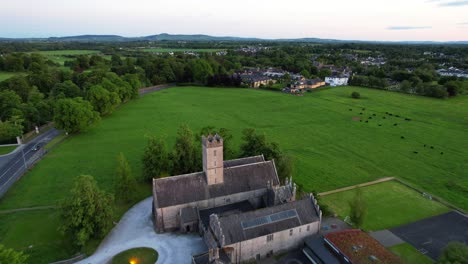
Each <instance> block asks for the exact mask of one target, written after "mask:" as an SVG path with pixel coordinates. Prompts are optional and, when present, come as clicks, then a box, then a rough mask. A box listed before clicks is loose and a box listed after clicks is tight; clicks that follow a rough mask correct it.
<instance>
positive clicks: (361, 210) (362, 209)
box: [349, 188, 367, 227]
mask: <svg viewBox="0 0 468 264" xmlns="http://www.w3.org/2000/svg"><path fill="white" fill-rule="evenodd" d="M349 207H350V216H349V217H350V218H351V222H353V224H354V225H355V226H357V227H362V225H363V224H364V220H365V218H366V215H367V203H366V201H365V199H364V196H363V193H362V190H361V188H356V193H355V195H354V197H353V199H352V200H351V201H350V202H349Z"/></svg>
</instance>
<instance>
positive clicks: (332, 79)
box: [325, 76, 349, 87]
mask: <svg viewBox="0 0 468 264" xmlns="http://www.w3.org/2000/svg"><path fill="white" fill-rule="evenodd" d="M348 81H349V77H344V76H329V77H325V83H326V84H328V85H330V86H332V87H336V86H344V85H348Z"/></svg>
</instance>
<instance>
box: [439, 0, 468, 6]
mask: <svg viewBox="0 0 468 264" xmlns="http://www.w3.org/2000/svg"><path fill="white" fill-rule="evenodd" d="M430 1H431V2H439V6H468V0H450V1H446V0H445V1H440V0H435V1H434V0H430Z"/></svg>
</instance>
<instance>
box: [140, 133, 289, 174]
mask: <svg viewBox="0 0 468 264" xmlns="http://www.w3.org/2000/svg"><path fill="white" fill-rule="evenodd" d="M216 133H217V134H219V135H220V136H221V137H222V138H223V142H224V146H223V148H224V158H225V159H233V158H238V157H249V156H255V155H261V154H263V155H264V157H265V158H266V159H267V160H275V163H276V168H277V170H278V176H279V177H280V179H281V180H284V179H286V178H287V177H290V176H291V175H292V173H293V162H292V158H291V157H290V156H288V155H286V154H285V153H284V152H282V151H281V150H280V148H279V145H278V144H277V143H276V142H271V141H268V140H267V139H266V137H265V135H264V134H258V133H257V132H256V131H255V129H252V128H248V129H245V130H244V131H243V132H242V134H243V136H242V140H243V143H242V144H241V146H240V151H235V150H234V149H233V148H232V145H231V144H232V134H231V131H230V130H228V129H225V128H220V129H215V128H214V127H205V128H203V129H202V130H201V131H200V133H199V134H196V135H195V136H194V134H193V132H192V131H191V130H190V128H189V127H187V126H181V127H180V128H179V130H178V132H177V138H176V143H175V145H174V148H173V149H172V151H169V150H168V148H167V146H166V143H165V141H164V139H163V138H158V137H150V138H149V140H148V143H147V146H146V148H145V150H144V154H143V158H142V162H143V177H144V178H145V179H146V180H148V181H149V180H151V179H153V178H157V177H164V176H167V175H179V174H185V173H191V172H196V171H201V170H202V153H201V148H200V146H199V145H200V138H201V135H208V134H216Z"/></svg>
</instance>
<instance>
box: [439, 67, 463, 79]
mask: <svg viewBox="0 0 468 264" xmlns="http://www.w3.org/2000/svg"><path fill="white" fill-rule="evenodd" d="M437 73H438V74H439V75H440V76H454V77H458V78H468V71H464V70H461V69H458V68H455V67H450V68H448V69H439V70H437Z"/></svg>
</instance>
